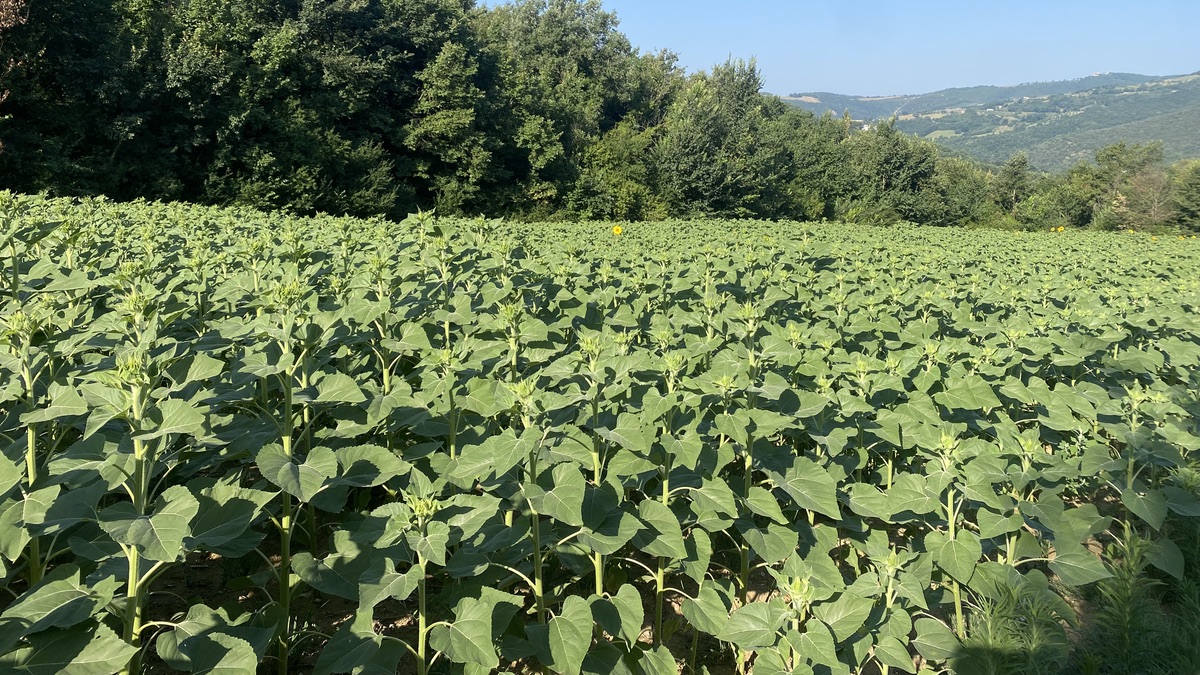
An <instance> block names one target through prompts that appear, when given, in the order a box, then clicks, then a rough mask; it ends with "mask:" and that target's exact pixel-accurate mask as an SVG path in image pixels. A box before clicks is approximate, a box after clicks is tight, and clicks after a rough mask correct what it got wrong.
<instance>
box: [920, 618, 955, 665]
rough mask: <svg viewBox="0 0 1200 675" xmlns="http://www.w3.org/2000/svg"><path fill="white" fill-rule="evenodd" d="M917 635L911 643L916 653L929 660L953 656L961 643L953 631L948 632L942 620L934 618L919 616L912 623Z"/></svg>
mask: <svg viewBox="0 0 1200 675" xmlns="http://www.w3.org/2000/svg"><path fill="white" fill-rule="evenodd" d="M913 626H914V628H915V629H916V631H917V637H916V638H914V639H913V641H912V644H913V646H914V647H916V648H917V653H919V654H920V655H921V656H924V657H925V658H927V659H929V660H930V661H934V662H937V661H945V660H946V659H948V658H950V657H952V656H954V655H955V654H956V653H957V652H958V650H959V649H960V647H961V645H960V644H959V642H958V638H956V637H954V633H951V632H950V629H949V628H946V626H945V625H944V624H942V622H940V621H937V620H935V619H928V618H924V617H922V618H920V619H917V620H916V622H915V623H914V624H913Z"/></svg>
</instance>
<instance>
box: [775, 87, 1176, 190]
mask: <svg viewBox="0 0 1200 675" xmlns="http://www.w3.org/2000/svg"><path fill="white" fill-rule="evenodd" d="M782 98H783V99H784V100H785V101H787V102H789V103H791V104H793V105H797V106H800V107H803V108H805V109H808V110H811V111H813V112H814V113H818V114H821V113H824V112H827V111H832V112H833V113H834V114H838V115H840V114H842V113H843V111H849V113H850V116H851V117H853V118H854V119H856V120H862V121H874V120H880V119H887V118H889V117H892V116H895V117H896V118H897V124H896V126H897V128H899V129H901V130H903V131H907V132H909V133H913V134H917V135H919V136H922V137H925V138H929V139H931V140H934V141H936V142H938V143H939V144H940V145H942V146H944V147H946V148H948V149H953V150H958V151H962V152H965V153H967V154H970V155H973V156H975V157H978V158H979V159H981V160H984V161H987V162H996V163H999V162H1003V161H1004V160H1006V159H1008V158H1009V157H1010V156H1012V154H1013V153H1014V152H1018V151H1022V150H1023V151H1025V152H1027V153H1028V154H1029V158H1030V161H1031V163H1032V164H1033V165H1034V166H1037V167H1039V168H1042V169H1046V170H1062V169H1065V168H1067V167H1069V166H1070V165H1072V164H1074V163H1075V162H1077V161H1079V160H1081V159H1085V158H1087V157H1089V156H1091V154H1092V152H1093V151H1094V150H1096V149H1097V148H1100V147H1103V146H1105V145H1109V144H1111V143H1115V142H1117V141H1122V140H1123V141H1127V142H1130V143H1145V142H1149V141H1162V142H1163V149H1164V154H1165V156H1166V158H1167V159H1168V160H1176V159H1184V158H1191V157H1200V134H1198V133H1197V132H1196V130H1197V129H1200V73H1195V74H1191V75H1182V76H1171V77H1151V76H1146V75H1135V74H1130V73H1107V74H1103V75H1093V76H1091V77H1085V78H1080V79H1077V80H1065V81H1061V82H1035V83H1028V84H1021V85H1016V86H1011V87H993V86H981V87H967V88H957V89H946V90H943V91H938V92H933V93H929V94H919V95H911V96H890V97H860V96H845V95H840V94H830V93H808V94H803V93H802V94H793V95H791V96H785V97H782Z"/></svg>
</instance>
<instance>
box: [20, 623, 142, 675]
mask: <svg viewBox="0 0 1200 675" xmlns="http://www.w3.org/2000/svg"><path fill="white" fill-rule="evenodd" d="M136 651H137V649H136V648H135V647H133V646H131V645H127V644H125V642H124V641H123V640H121V638H119V637H117V636H116V634H115V633H113V632H112V629H110V628H109V627H107V626H105V625H104V624H101V623H96V622H91V621H89V622H88V623H86V624H82V625H78V626H74V627H72V628H54V629H50V630H46V631H42V632H40V633H37V634H35V635H30V636H29V637H28V644H27V645H26V646H22V647H19V648H17V649H16V650H14V651H11V652H9V653H7V654H4V655H3V656H0V672H3V673H14V674H23V675H112V673H115V672H117V671H119V670H120V669H121V668H122V667H124V666H125V664H127V663H128V662H129V659H130V658H132V657H133V654H134V652H136Z"/></svg>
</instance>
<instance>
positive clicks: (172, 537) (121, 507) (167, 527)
mask: <svg viewBox="0 0 1200 675" xmlns="http://www.w3.org/2000/svg"><path fill="white" fill-rule="evenodd" d="M199 510H200V502H199V501H197V499H196V498H195V497H194V496H193V495H192V493H191V492H188V490H187V488H185V487H183V486H182V485H176V486H173V487H170V488H167V489H166V491H165V492H163V493H162V494H161V495H160V496H159V498H158V499H157V500H156V501H155V506H154V512H153V513H151V514H150V515H141V514H139V513H138V512H137V511H136V510H135V509H134V506H133V504H131V503H129V502H121V503H119V504H115V505H113V506H110V507H108V508H106V509H104V510H103V511H101V512H100V527H101V528H103V529H104V531H105V532H107V533H108V535H109V536H110V537H112V538H113V540H114V541H116V542H117V543H120V544H125V545H126V546H135V547H137V550H138V552H139V553H140V554H141V555H142V557H144V558H146V559H147V560H154V561H159V562H175V561H176V560H178V559H179V557H180V556H181V555H183V553H184V548H183V542H184V540H185V539H186V538H187V537H188V536H190V535H191V521H192V518H193V517H194V516H195V515H196V513H197V512H199Z"/></svg>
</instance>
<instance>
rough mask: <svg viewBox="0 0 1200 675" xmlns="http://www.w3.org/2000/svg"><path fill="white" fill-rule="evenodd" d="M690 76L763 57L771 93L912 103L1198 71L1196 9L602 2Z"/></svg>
mask: <svg viewBox="0 0 1200 675" xmlns="http://www.w3.org/2000/svg"><path fill="white" fill-rule="evenodd" d="M602 2H603V4H604V7H605V8H606V9H608V10H610V11H615V12H616V13H617V16H618V17H619V18H620V20H621V25H620V29H621V31H622V32H624V33H625V34H626V35H628V36H629V38H630V40H631V41H632V42H633V44H634V46H636V47H638V48H640V49H642V50H643V51H646V50H657V49H660V48H667V49H670V50H672V51H674V52H675V53H677V54H679V57H680V62H681V64H682V65H683V66H684V67H686V68H687V69H688V70H689V71H694V70H702V69H707V68H709V67H710V66H712V65H713V64H714V63H719V62H723V61H724V60H725V59H726V58H727V57H729V56H733V57H735V58H749V57H751V56H756V57H757V58H758V65H759V69H760V71H761V72H762V74H763V78H764V79H765V80H766V87H765V89H766V90H767V91H769V92H771V93H775V94H790V93H793V92H801V91H832V92H835V93H842V94H862V95H887V94H916V93H923V92H928V91H934V90H937V89H943V88H946V87H959V86H971V85H976V84H1018V83H1021V82H1031V81H1041V80H1063V79H1073V78H1077V77H1083V76H1086V75H1090V74H1091V73H1093V72H1127V73H1140V74H1144V75H1177V74H1182V73H1191V72H1196V71H1200V0H1142V1H1140V2H1138V1H1135V0H1127V1H1125V2H1113V1H1111V0H1093V1H1091V2H1084V1H1081V0H1066V1H1060V0H1040V1H1037V2H1031V1H1029V0H989V1H986V2H979V1H978V0H955V1H948V0H910V1H909V2H886V1H883V0H861V1H857V2H849V1H839V0H759V1H755V0H744V1H742V2H738V1H736V0H602Z"/></svg>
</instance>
